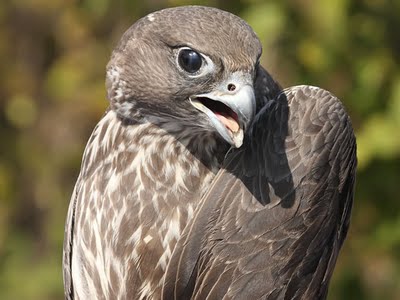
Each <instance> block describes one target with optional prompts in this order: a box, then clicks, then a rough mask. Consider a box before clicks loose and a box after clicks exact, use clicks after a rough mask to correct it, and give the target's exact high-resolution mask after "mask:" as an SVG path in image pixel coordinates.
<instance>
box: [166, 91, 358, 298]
mask: <svg viewBox="0 0 400 300" xmlns="http://www.w3.org/2000/svg"><path fill="white" fill-rule="evenodd" d="M355 167H356V144H355V137H354V133H353V130H352V126H351V123H350V119H349V117H348V115H347V113H346V112H345V110H344V108H343V106H342V104H341V103H340V101H339V100H338V99H337V98H336V97H334V96H333V95H332V94H330V93H329V92H327V91H325V90H323V89H320V88H316V87H310V86H296V87H292V88H288V89H286V90H284V91H283V92H282V93H280V94H279V95H278V96H277V97H276V98H275V99H274V100H272V101H268V102H266V104H265V105H264V107H263V108H262V109H261V110H260V111H259V113H258V114H257V116H256V119H255V122H254V123H253V125H252V128H251V130H250V132H249V133H248V136H247V137H246V139H245V144H244V145H243V146H242V147H241V148H240V149H236V150H232V151H231V152H230V153H229V154H228V155H227V157H226V160H225V163H224V168H223V169H221V170H220V172H219V174H218V175H217V177H216V178H215V180H214V182H213V185H212V186H211V188H210V190H209V192H208V193H207V194H206V195H205V196H204V197H203V199H202V202H201V205H199V207H198V209H197V210H196V213H195V217H194V219H193V221H192V223H191V224H189V226H187V227H186V229H185V231H184V233H183V235H182V238H181V239H180V241H179V243H178V245H177V247H176V248H175V251H174V253H173V256H172V259H171V262H170V264H169V267H168V269H167V275H166V279H165V283H164V291H163V292H164V298H165V299H173V298H175V299H188V298H191V299H249V298H253V297H254V298H257V299H258V298H262V299H324V298H326V294H327V287H328V283H329V279H330V277H331V275H332V271H333V268H334V265H335V262H336V259H337V255H338V252H339V250H340V247H341V245H342V243H343V241H344V238H345V236H346V233H347V229H348V226H349V218H350V211H351V206H352V201H353V188H354V180H355Z"/></svg>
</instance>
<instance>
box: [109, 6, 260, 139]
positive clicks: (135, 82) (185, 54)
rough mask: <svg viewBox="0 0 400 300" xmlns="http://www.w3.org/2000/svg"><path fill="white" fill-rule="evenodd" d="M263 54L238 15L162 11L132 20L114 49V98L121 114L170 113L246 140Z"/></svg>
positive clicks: (144, 116)
mask: <svg viewBox="0 0 400 300" xmlns="http://www.w3.org/2000/svg"><path fill="white" fill-rule="evenodd" d="M260 55H261V43H260V41H259V39H258V38H257V36H256V34H255V33H254V31H253V30H252V29H251V27H250V26H249V25H248V24H247V23H246V22H245V21H243V20H242V19H240V18H239V17H237V16H235V15H233V14H230V13H228V12H225V11H222V10H219V9H216V8H210V7H200V6H186V7H177V8H171V9H165V10H161V11H158V12H155V13H152V14H150V15H148V16H146V17H144V18H142V19H140V20H139V21H137V22H136V23H135V24H134V25H132V26H131V27H130V28H129V29H128V30H127V31H126V32H125V34H124V35H123V37H122V39H121V41H120V42H119V44H118V46H117V47H116V49H115V50H114V51H113V54H112V57H111V60H110V62H109V64H108V66H107V80H106V85H107V90H108V91H107V92H108V98H109V100H110V102H111V107H112V108H113V109H114V110H115V111H116V112H117V114H119V115H120V116H121V117H123V118H133V119H136V120H137V119H147V120H149V121H152V120H155V119H166V118H169V119H173V120H176V121H178V122H184V124H186V126H193V127H195V128H197V129H201V130H200V131H199V132H201V131H207V132H210V131H211V132H217V133H218V134H219V135H220V136H221V137H222V138H223V139H224V140H225V141H227V142H228V143H229V144H231V145H233V146H235V147H240V146H241V145H242V143H243V136H244V132H245V131H246V129H247V128H248V126H249V124H250V122H251V121H252V119H253V117H254V114H255V108H256V100H255V94H254V80H255V75H256V72H257V68H258V60H259V57H260ZM189 124H190V125H189Z"/></svg>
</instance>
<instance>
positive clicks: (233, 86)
mask: <svg viewBox="0 0 400 300" xmlns="http://www.w3.org/2000/svg"><path fill="white" fill-rule="evenodd" d="M234 90H236V86H235V85H234V84H232V83H230V84H228V91H230V92H233V91H234Z"/></svg>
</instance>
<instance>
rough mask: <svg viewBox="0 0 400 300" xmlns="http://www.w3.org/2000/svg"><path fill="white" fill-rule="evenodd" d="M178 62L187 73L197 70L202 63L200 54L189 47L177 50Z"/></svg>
mask: <svg viewBox="0 0 400 300" xmlns="http://www.w3.org/2000/svg"><path fill="white" fill-rule="evenodd" d="M178 62H179V65H180V66H181V67H182V69H184V70H185V71H186V72H188V73H195V72H197V71H198V70H200V68H201V65H202V63H203V62H202V58H201V56H200V54H199V53H197V52H196V51H193V50H190V49H184V50H181V52H179V57H178Z"/></svg>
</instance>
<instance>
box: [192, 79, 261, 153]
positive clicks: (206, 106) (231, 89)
mask: <svg viewBox="0 0 400 300" xmlns="http://www.w3.org/2000/svg"><path fill="white" fill-rule="evenodd" d="M189 100H190V103H191V104H192V105H193V106H194V107H195V108H197V109H198V110H200V111H202V112H204V113H205V114H206V115H207V116H208V118H209V119H210V121H211V123H212V124H213V126H214V127H215V129H216V130H217V132H218V133H219V134H220V135H221V136H222V138H224V139H225V140H226V141H227V142H228V143H229V144H231V145H232V146H234V147H236V148H239V147H240V146H241V145H242V144H243V138H244V132H245V131H246V129H247V128H248V125H249V124H250V122H251V121H252V119H253V117H254V114H255V107H256V102H255V96H254V89H253V86H252V84H251V81H250V80H248V76H243V75H242V74H241V73H240V74H237V73H234V74H233V76H232V77H230V79H229V80H228V81H225V82H224V84H222V85H220V87H219V88H217V89H216V90H214V91H212V92H210V93H205V94H200V95H195V96H192V97H190V99H189Z"/></svg>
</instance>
